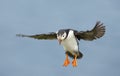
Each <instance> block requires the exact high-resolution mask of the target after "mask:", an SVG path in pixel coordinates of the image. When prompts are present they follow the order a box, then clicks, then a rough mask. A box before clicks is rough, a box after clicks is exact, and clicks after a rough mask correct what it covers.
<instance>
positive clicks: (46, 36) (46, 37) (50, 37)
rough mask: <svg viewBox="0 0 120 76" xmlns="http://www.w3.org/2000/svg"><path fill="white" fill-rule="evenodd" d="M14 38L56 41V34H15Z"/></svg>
mask: <svg viewBox="0 0 120 76" xmlns="http://www.w3.org/2000/svg"><path fill="white" fill-rule="evenodd" d="M16 36H19V37H30V38H34V39H44V40H53V39H57V34H56V33H54V32H51V33H49V34H36V35H24V34H17V35H16Z"/></svg>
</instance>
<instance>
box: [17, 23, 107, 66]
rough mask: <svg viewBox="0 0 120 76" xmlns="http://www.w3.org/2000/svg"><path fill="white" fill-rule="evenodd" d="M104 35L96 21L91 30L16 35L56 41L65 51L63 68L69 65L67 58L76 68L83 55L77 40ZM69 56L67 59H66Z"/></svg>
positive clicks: (100, 24) (101, 27)
mask: <svg viewBox="0 0 120 76" xmlns="http://www.w3.org/2000/svg"><path fill="white" fill-rule="evenodd" d="M104 34H105V26H103V23H101V22H100V21H97V22H96V24H95V26H94V28H93V29H92V30H87V31H77V30H73V29H60V30H58V31H57V32H50V33H47V34H36V35H24V34H17V36H19V37H29V38H34V39H38V40H43V39H44V40H55V39H56V40H58V42H59V44H61V45H62V46H63V48H64V50H65V54H66V59H65V61H64V63H63V66H68V65H69V64H70V60H69V57H71V58H73V60H72V66H73V67H76V66H77V59H81V58H82V56H83V54H82V53H81V52H80V51H79V42H78V41H79V40H80V39H83V40H88V41H92V40H95V39H98V38H100V37H102V36H103V35H104ZM68 56H69V57H68Z"/></svg>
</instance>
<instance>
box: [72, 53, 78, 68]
mask: <svg viewBox="0 0 120 76" xmlns="http://www.w3.org/2000/svg"><path fill="white" fill-rule="evenodd" d="M72 66H73V67H77V55H75V58H74V59H73V61H72Z"/></svg>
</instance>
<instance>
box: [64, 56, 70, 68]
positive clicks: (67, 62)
mask: <svg viewBox="0 0 120 76" xmlns="http://www.w3.org/2000/svg"><path fill="white" fill-rule="evenodd" d="M69 64H70V61H69V59H68V54H66V59H65V61H64V64H63V66H65V67H66V66H68V65H69Z"/></svg>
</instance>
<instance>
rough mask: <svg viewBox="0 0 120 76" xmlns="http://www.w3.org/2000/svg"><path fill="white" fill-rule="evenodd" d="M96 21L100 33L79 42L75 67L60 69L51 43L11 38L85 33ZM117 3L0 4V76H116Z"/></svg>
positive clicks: (20, 0)
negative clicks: (69, 31)
mask: <svg viewBox="0 0 120 76" xmlns="http://www.w3.org/2000/svg"><path fill="white" fill-rule="evenodd" d="M96 21H101V22H103V23H104V25H105V26H106V33H105V35H104V36H103V37H102V38H101V39H98V40H94V41H83V40H81V41H80V45H79V46H80V51H81V52H82V53H83V54H84V56H83V58H82V59H81V60H78V67H76V68H73V67H72V65H69V66H68V67H63V66H62V64H63V62H64V59H65V54H64V53H65V52H64V50H63V47H62V46H60V45H59V44H58V42H57V40H53V41H50V40H35V39H30V38H19V37H16V34H19V33H20V34H28V35H33V34H40V33H48V32H56V31H57V30H59V29H62V28H72V29H76V30H82V31H86V30H90V29H92V28H93V27H94V25H95V23H96ZM119 24H120V1H119V0H89V1H88V0H0V76H41V75H42V76H120V40H119V39H120V34H119V33H120V25H119Z"/></svg>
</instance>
